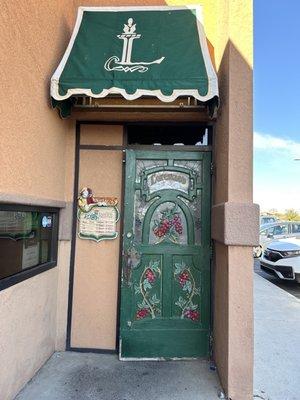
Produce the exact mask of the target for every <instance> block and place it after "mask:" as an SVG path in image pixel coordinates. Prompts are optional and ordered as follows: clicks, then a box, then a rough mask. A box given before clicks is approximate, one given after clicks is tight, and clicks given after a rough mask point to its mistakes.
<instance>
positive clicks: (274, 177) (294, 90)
mask: <svg viewBox="0 0 300 400" xmlns="http://www.w3.org/2000/svg"><path fill="white" fill-rule="evenodd" d="M299 15H300V1H299V0H287V1H282V0H280V1H279V0H272V1H270V0H254V202H255V203H258V204H260V206H261V210H262V211H267V210H269V209H277V210H278V211H284V210H285V209H288V208H294V209H297V210H299V211H300V161H294V158H300V23H299Z"/></svg>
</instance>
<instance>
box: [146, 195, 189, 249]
mask: <svg viewBox="0 0 300 400" xmlns="http://www.w3.org/2000/svg"><path fill="white" fill-rule="evenodd" d="M187 239H188V238H187V223H186V218H185V215H184V213H183V212H182V209H181V208H180V207H179V206H178V205H177V204H175V203H173V202H165V203H161V204H160V205H159V206H158V207H157V208H156V209H155V211H154V213H153V215H152V217H151V221H150V233H149V244H159V243H162V242H171V243H175V244H187Z"/></svg>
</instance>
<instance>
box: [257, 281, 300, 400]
mask: <svg viewBox="0 0 300 400" xmlns="http://www.w3.org/2000/svg"><path fill="white" fill-rule="evenodd" d="M254 294H255V295H254V316H255V318H254V321H255V322H254V323H255V325H254V343H255V344H254V346H255V347H254V349H255V351H254V395H255V396H257V397H254V399H255V400H259V399H265V400H299V399H300V300H299V299H298V298H297V297H295V296H293V295H291V294H289V293H287V292H286V291H285V290H283V289H281V288H279V287H278V286H275V285H274V284H273V283H271V282H269V281H268V280H266V279H264V278H263V277H261V276H259V275H258V274H254Z"/></svg>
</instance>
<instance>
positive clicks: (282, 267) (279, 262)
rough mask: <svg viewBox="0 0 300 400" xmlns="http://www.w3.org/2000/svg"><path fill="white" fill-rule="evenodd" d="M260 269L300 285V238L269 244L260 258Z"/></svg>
mask: <svg viewBox="0 0 300 400" xmlns="http://www.w3.org/2000/svg"><path fill="white" fill-rule="evenodd" d="M260 267H261V269H262V270H263V271H265V272H267V273H269V274H272V275H275V276H277V277H278V278H280V279H285V280H290V281H292V280H296V281H297V282H298V283H300V238H289V239H280V240H277V241H275V242H271V243H269V244H268V246H267V248H266V249H265V250H264V252H263V255H262V256H261V258H260Z"/></svg>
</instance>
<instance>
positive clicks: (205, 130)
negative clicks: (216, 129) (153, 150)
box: [126, 123, 212, 146]
mask: <svg viewBox="0 0 300 400" xmlns="http://www.w3.org/2000/svg"><path fill="white" fill-rule="evenodd" d="M126 130H127V141H128V145H130V146H131V145H157V146H159V145H165V146H173V145H186V146H207V145H211V144H212V129H211V127H208V126H204V125H199V124H185V125H182V124H180V123H176V124H160V125H156V124H147V125H140V124H135V125H127V127H126Z"/></svg>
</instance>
